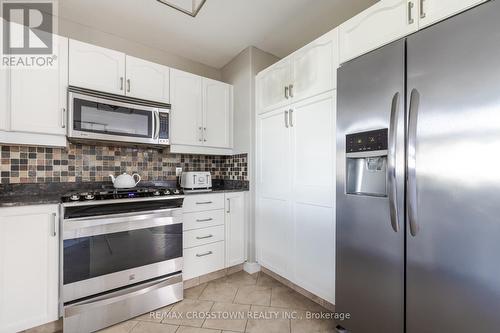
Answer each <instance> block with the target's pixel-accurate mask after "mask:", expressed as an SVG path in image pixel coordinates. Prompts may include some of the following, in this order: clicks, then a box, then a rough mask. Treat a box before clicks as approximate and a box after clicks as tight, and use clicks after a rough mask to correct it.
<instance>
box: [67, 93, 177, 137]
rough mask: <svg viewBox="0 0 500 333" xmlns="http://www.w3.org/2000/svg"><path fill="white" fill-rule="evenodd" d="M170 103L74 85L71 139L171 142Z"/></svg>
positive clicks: (69, 126)
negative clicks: (101, 91)
mask: <svg viewBox="0 0 500 333" xmlns="http://www.w3.org/2000/svg"><path fill="white" fill-rule="evenodd" d="M169 133H170V104H164V103H156V102H149V101H145V100H141V99H135V98H130V97H126V96H117V95H111V94H106V93H100V92H96V91H91V90H86V89H81V88H75V87H70V88H69V91H68V138H69V139H70V140H73V141H89V140H90V141H110V142H125V143H131V144H141V145H154V146H157V145H161V146H164V145H169V144H170V139H169Z"/></svg>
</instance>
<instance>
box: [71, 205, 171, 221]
mask: <svg viewBox="0 0 500 333" xmlns="http://www.w3.org/2000/svg"><path fill="white" fill-rule="evenodd" d="M174 210H179V208H167V209H158V210H149V211H144V212H132V213H120V214H110V215H97V216H88V217H78V218H74V219H66V220H65V222H82V221H100V220H111V219H121V218H127V221H132V220H144V219H145V218H151V217H155V215H156V216H157V217H171V216H172V214H165V213H172V212H173V211H174Z"/></svg>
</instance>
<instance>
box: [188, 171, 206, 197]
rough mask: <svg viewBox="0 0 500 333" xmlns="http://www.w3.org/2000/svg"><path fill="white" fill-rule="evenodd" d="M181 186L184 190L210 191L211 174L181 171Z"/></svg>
mask: <svg viewBox="0 0 500 333" xmlns="http://www.w3.org/2000/svg"><path fill="white" fill-rule="evenodd" d="M181 187H182V189H183V190H184V192H186V193H188V192H210V191H212V175H211V174H210V172H183V173H182V175H181Z"/></svg>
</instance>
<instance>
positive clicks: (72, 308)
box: [64, 274, 182, 317]
mask: <svg viewBox="0 0 500 333" xmlns="http://www.w3.org/2000/svg"><path fill="white" fill-rule="evenodd" d="M176 283H182V275H181V274H178V275H174V276H170V277H167V278H164V279H162V280H159V281H152V282H149V283H145V284H141V285H138V286H135V287H131V288H127V289H124V290H119V291H116V292H113V293H110V294H108V295H103V296H98V297H95V298H93V299H90V300H86V301H82V302H80V303H76V304H71V305H68V306H66V307H65V308H64V316H65V317H72V316H76V315H79V314H82V313H85V312H86V311H88V310H89V309H92V308H96V307H103V306H106V305H109V304H113V303H116V302H120V301H123V300H126V299H130V298H134V297H137V296H140V295H143V294H146V293H149V292H151V291H154V290H157V289H160V288H164V287H167V286H170V285H173V284H176Z"/></svg>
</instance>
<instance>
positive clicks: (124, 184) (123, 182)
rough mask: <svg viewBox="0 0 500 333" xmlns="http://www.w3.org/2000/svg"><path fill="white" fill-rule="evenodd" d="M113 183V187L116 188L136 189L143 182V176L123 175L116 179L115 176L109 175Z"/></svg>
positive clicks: (135, 174)
mask: <svg viewBox="0 0 500 333" xmlns="http://www.w3.org/2000/svg"><path fill="white" fill-rule="evenodd" d="M136 176H137V181H135V177H136ZM109 177H110V178H111V181H112V182H113V186H114V187H115V188H132V187H135V186H136V185H137V184H139V182H140V181H141V176H140V175H139V174H137V173H134V174H133V175H132V176H131V175H129V174H126V173H123V174H121V175H119V176H118V177H116V178H115V176H113V175H109Z"/></svg>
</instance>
